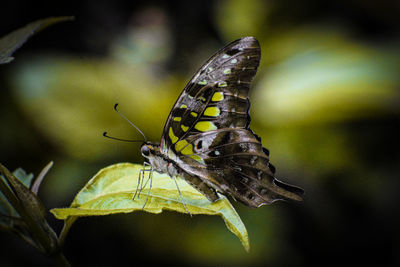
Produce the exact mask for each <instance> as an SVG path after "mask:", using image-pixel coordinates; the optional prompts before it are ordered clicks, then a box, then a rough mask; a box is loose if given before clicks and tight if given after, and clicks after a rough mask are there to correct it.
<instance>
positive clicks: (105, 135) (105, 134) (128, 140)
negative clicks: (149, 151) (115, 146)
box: [103, 132, 143, 142]
mask: <svg viewBox="0 0 400 267" xmlns="http://www.w3.org/2000/svg"><path fill="white" fill-rule="evenodd" d="M103 136H104V137H107V138H110V139H113V140H117V141H122V142H143V140H130V139H121V138H117V137H113V136H109V135H108V134H107V132H104V133H103Z"/></svg>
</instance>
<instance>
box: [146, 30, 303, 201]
mask: <svg viewBox="0 0 400 267" xmlns="http://www.w3.org/2000/svg"><path fill="white" fill-rule="evenodd" d="M260 57H261V49H260V45H259V43H258V41H257V40H256V39H255V38H254V37H244V38H241V39H238V40H236V41H233V42H232V43H230V44H228V45H226V46H225V47H223V48H222V49H220V50H219V51H218V52H216V53H215V54H214V55H213V56H212V57H211V58H210V59H209V60H208V61H207V62H206V63H205V64H204V65H203V66H202V67H201V68H200V69H199V70H198V71H197V72H196V74H195V75H194V76H193V77H192V78H191V80H190V82H189V83H188V84H187V85H186V87H185V88H184V90H183V92H182V93H181V95H180V96H179V98H178V100H177V101H176V103H175V105H174V106H173V108H172V110H171V112H170V114H169V116H168V119H167V122H166V123H165V126H164V130H163V133H162V137H161V142H160V143H151V142H147V141H146V142H144V143H143V144H142V146H141V153H142V155H143V156H144V157H145V158H146V160H147V162H148V163H149V164H150V165H151V168H152V170H155V171H157V172H160V173H167V174H168V175H169V176H171V177H176V176H179V177H182V178H183V179H185V180H186V182H188V183H189V184H190V185H191V186H193V187H194V188H195V189H197V190H198V191H199V192H200V193H201V194H203V195H204V196H205V197H206V198H207V199H208V200H210V201H212V202H213V201H216V200H218V199H219V196H218V194H217V192H219V193H222V194H224V195H230V196H231V197H233V198H234V199H235V200H238V201H240V202H242V203H244V204H245V205H247V206H250V207H259V206H262V205H265V204H270V203H272V202H274V201H276V200H295V201H301V200H302V199H303V198H302V196H303V190H302V189H301V188H298V187H295V186H292V185H289V184H286V183H283V182H281V181H279V180H277V179H276V178H275V175H274V174H275V167H274V166H273V165H272V164H271V163H270V162H269V151H268V150H267V149H266V148H264V147H263V146H262V144H261V138H260V137H258V136H257V135H256V134H255V133H254V132H253V131H252V130H251V129H250V128H249V124H250V116H249V108H250V101H249V97H248V94H249V89H250V83H251V81H252V79H253V77H254V76H255V74H256V72H257V68H258V65H259V63H260Z"/></svg>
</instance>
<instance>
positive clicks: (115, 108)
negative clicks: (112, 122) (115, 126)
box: [114, 103, 147, 142]
mask: <svg viewBox="0 0 400 267" xmlns="http://www.w3.org/2000/svg"><path fill="white" fill-rule="evenodd" d="M118 105H119V104H118V103H115V105H114V110H115V111H116V112H117V113H118V115H120V116H121V117H122V118H123V119H124V120H126V121H127V122H128V123H129V124H130V125H132V126H133V127H135V129H136V130H137V131H138V132H139V133H140V134H141V135H142V136H143V138H144V141H145V142H147V138H146V136H145V135H144V133H143V132H142V131H141V130H140V129H139V127H137V126H136V125H135V124H133V123H132V122H131V121H130V120H129V119H128V118H127V117H126V116H125V115H124V114H123V113H122V112H121V111H119V109H118Z"/></svg>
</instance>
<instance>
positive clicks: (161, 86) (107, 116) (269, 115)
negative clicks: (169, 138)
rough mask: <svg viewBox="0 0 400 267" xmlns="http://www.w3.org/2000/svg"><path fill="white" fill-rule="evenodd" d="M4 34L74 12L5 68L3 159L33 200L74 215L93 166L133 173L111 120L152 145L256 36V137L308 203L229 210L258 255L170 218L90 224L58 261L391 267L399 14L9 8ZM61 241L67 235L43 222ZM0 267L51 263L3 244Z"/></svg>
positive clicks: (9, 240)
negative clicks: (37, 185) (219, 57)
mask: <svg viewBox="0 0 400 267" xmlns="http://www.w3.org/2000/svg"><path fill="white" fill-rule="evenodd" d="M4 4H5V3H3V4H2V6H3V7H2V10H3V12H1V13H2V16H1V19H0V20H1V23H0V36H3V35H5V34H7V33H8V32H11V31H12V30H14V29H17V28H19V27H22V26H24V25H25V24H27V23H29V22H31V21H34V20H36V19H40V18H45V17H50V16H64V15H73V16H75V20H74V21H73V22H65V23H61V24H57V25H54V26H51V27H49V28H48V29H45V30H44V31H43V32H41V33H39V34H38V35H36V36H34V37H32V38H31V39H30V40H29V41H28V42H27V43H26V44H25V45H24V46H23V47H22V48H21V49H20V50H18V51H17V52H16V53H15V54H14V56H15V58H16V59H15V61H13V62H11V63H10V64H6V65H1V66H0V90H1V92H0V95H1V97H0V125H1V131H0V149H1V150H0V151H1V153H0V162H1V163H2V164H4V165H5V166H6V167H7V168H9V169H10V170H14V169H16V168H18V167H22V168H24V169H25V170H26V171H27V172H32V173H34V174H35V175H37V174H38V173H39V172H40V170H41V169H42V168H43V167H44V166H45V165H46V164H47V163H48V162H49V161H51V160H53V161H54V167H53V169H52V170H51V171H50V173H49V175H48V176H47V178H46V180H45V182H44V184H43V188H42V189H41V191H40V193H39V196H40V197H41V199H42V200H43V202H44V204H45V206H46V207H48V208H55V207H63V206H68V205H69V203H70V202H71V201H72V199H73V197H74V195H75V194H76V192H78V191H79V189H80V188H81V187H82V186H83V185H84V184H85V183H86V182H87V181H88V180H89V179H90V177H91V176H92V175H94V174H95V173H96V172H97V171H98V170H99V169H101V168H103V167H105V166H108V165H110V164H112V163H116V162H126V161H129V162H136V163H140V162H142V159H141V157H140V154H139V151H138V149H139V148H138V146H136V145H132V144H129V143H123V144H121V143H117V142H110V140H105V139H104V138H102V137H101V133H102V132H103V131H104V130H110V132H112V133H113V135H116V136H118V137H122V138H125V137H127V136H128V137H130V138H135V136H134V135H135V134H136V132H135V130H134V129H131V128H129V126H128V125H127V124H125V123H124V122H123V121H121V120H120V118H118V116H117V115H115V114H114V113H113V111H112V106H113V103H115V102H117V101H118V102H120V103H121V108H122V109H124V112H125V113H126V114H127V115H128V117H129V118H130V119H131V120H132V121H134V122H135V123H137V124H138V125H139V127H141V128H142V129H143V130H144V132H146V135H147V136H148V137H149V138H150V139H151V140H154V141H157V140H159V138H160V134H161V130H162V127H163V123H164V122H165V119H166V118H167V116H168V111H169V109H170V108H171V107H172V104H173V103H174V101H175V99H176V97H177V96H178V95H179V93H180V91H181V90H182V88H183V87H184V85H185V82H187V81H188V79H189V78H190V77H191V75H193V73H194V72H195V71H196V69H197V68H198V67H199V66H200V65H201V64H202V63H203V62H204V61H205V60H206V59H207V58H208V56H211V55H212V54H213V53H214V52H215V51H216V50H217V49H218V48H220V47H222V46H223V45H225V44H227V43H229V42H230V41H233V40H234V39H237V38H240V37H242V36H247V35H253V36H255V37H257V38H258V39H259V41H260V43H261V47H262V60H263V61H262V63H261V65H260V68H259V73H258V74H257V77H256V79H255V81H254V84H253V88H254V90H253V91H252V95H251V97H250V100H252V101H253V102H252V109H251V115H252V124H251V126H252V128H253V129H254V130H255V132H256V133H257V134H259V135H260V136H261V137H262V138H263V144H264V146H266V147H268V148H269V149H270V151H271V160H272V162H273V163H274V165H275V166H276V167H277V170H278V171H277V176H278V177H280V178H282V180H284V181H288V182H291V183H293V184H296V185H298V186H301V187H302V188H304V189H305V191H306V199H305V202H304V203H302V204H292V203H284V202H279V203H274V204H273V205H271V206H267V207H265V206H264V207H261V208H258V209H249V208H247V207H245V206H243V205H241V204H239V203H234V206H235V207H236V208H237V211H238V213H239V214H240V215H241V217H242V219H243V221H244V223H245V225H246V226H247V229H248V232H249V236H250V244H251V247H252V248H251V251H250V253H248V254H247V253H246V252H245V251H244V249H243V248H242V247H241V245H240V242H239V241H238V240H237V239H236V237H235V236H233V235H232V234H231V233H229V231H228V230H227V229H226V228H225V226H224V224H223V222H222V220H221V219H220V218H217V217H210V216H195V217H193V218H190V217H189V216H187V215H184V214H176V213H173V212H164V213H162V214H160V215H151V214H142V213H135V214H129V215H117V216H105V217H95V218H84V219H80V220H78V222H77V223H76V224H75V225H74V226H73V228H72V229H71V232H70V233H69V236H68V237H67V241H66V245H65V255H66V257H67V258H68V260H69V261H70V262H71V263H72V265H74V266H85V265H90V266H108V265H117V266H124V265H132V266H134V265H153V264H174V265H185V266H188V265H194V266H197V265H212V266H217V265H222V266H224V265H227V266H232V265H238V266H241V265H250V266H264V265H265V266H314V265H324V266H343V265H344V266H347V265H355V266H361V265H364V266H370V265H371V266H372V265H375V266H398V265H399V264H400V256H399V255H400V254H399V252H400V251H399V241H400V235H399V233H400V231H399V223H400V220H399V216H398V214H399V208H398V204H399V200H400V197H399V189H400V179H399V171H400V162H399V159H400V157H399V156H400V155H399V150H398V147H399V146H398V143H399V130H398V128H399V126H400V125H399V124H400V123H399V108H398V107H399V99H400V98H399V85H400V79H399V76H400V75H399V66H400V64H399V60H400V56H399V55H400V54H399V52H400V50H399V31H400V30H399V29H400V16H399V15H398V14H399V12H400V4H399V2H398V1H357V0H351V1H312V0H308V1H300V2H293V1H286V0H285V1H234V0H230V1H113V2H111V1H79V2H70V1H53V2H51V3H46V4H45V3H40V2H39V3H38V2H37V1H36V2H33V1H11V2H9V3H6V4H5V6H4ZM48 218H49V221H50V223H51V224H52V225H53V226H54V228H55V229H56V230H57V232H59V230H60V228H61V226H62V224H61V223H60V222H59V221H57V220H56V219H54V217H53V216H52V215H51V214H49V216H48ZM0 244H2V245H1V247H2V249H1V250H0V265H1V266H20V265H28V266H31V265H42V266H43V265H51V264H52V262H51V261H50V260H48V259H46V258H45V256H43V255H40V254H39V253H38V252H36V251H35V250H34V249H33V248H31V247H29V246H28V245H27V244H25V243H24V242H23V241H22V240H20V239H18V237H17V236H15V235H13V234H11V233H5V232H2V233H1V234H0Z"/></svg>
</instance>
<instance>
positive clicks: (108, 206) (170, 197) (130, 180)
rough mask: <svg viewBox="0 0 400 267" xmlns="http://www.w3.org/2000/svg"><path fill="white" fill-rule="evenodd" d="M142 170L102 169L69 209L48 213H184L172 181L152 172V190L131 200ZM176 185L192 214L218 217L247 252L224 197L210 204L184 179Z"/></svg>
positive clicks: (124, 165) (239, 226)
mask: <svg viewBox="0 0 400 267" xmlns="http://www.w3.org/2000/svg"><path fill="white" fill-rule="evenodd" d="M141 169H142V166H141V165H137V164H130V163H120V164H115V165H111V166H109V167H107V168H104V169H102V170H100V171H99V172H98V173H97V174H96V175H95V176H94V177H93V178H92V179H91V180H90V181H89V182H88V183H87V184H86V186H85V187H84V188H83V189H82V190H81V191H80V192H79V193H78V194H77V196H76V197H75V199H74V201H73V202H72V204H71V206H70V208H60V209H52V210H51V212H52V213H53V214H54V216H55V217H56V218H58V219H62V220H65V219H68V218H69V219H70V218H71V217H80V216H95V215H109V214H117V213H129V212H133V211H141V210H142V209H143V211H147V212H150V213H161V212H162V211H163V210H174V211H178V212H181V213H186V210H185V208H184V206H183V204H182V202H181V199H180V197H179V193H178V190H177V188H176V185H175V182H174V181H173V180H172V179H171V178H170V177H169V176H168V175H167V174H159V173H156V172H154V173H153V181H152V187H151V190H150V191H149V190H148V189H149V185H150V182H148V183H147V186H146V188H145V189H144V190H142V192H141V194H140V196H139V197H136V198H135V200H132V198H133V195H134V193H135V191H136V187H137V182H138V177H139V172H140V170H141ZM147 177H148V176H146V178H147ZM177 183H178V186H179V189H180V191H181V193H182V198H183V201H184V203H185V205H186V207H187V209H188V210H189V211H190V213H191V214H207V215H219V216H221V217H222V218H223V220H224V221H225V224H226V226H227V227H228V229H229V230H230V231H231V232H233V233H234V234H235V235H236V236H237V237H238V238H239V239H240V241H241V242H242V244H243V246H244V247H245V249H246V250H247V251H248V250H249V248H250V245H249V240H248V236H247V230H246V228H245V226H244V224H243V222H242V220H241V219H240V217H239V215H238V214H237V213H236V211H235V209H234V208H233V207H232V205H231V203H230V202H229V201H228V199H227V198H226V197H224V196H223V195H220V197H221V198H220V200H218V201H216V202H213V203H212V202H210V201H209V200H207V199H206V198H205V197H204V196H203V195H202V194H201V193H199V192H198V191H197V190H196V189H194V188H193V187H191V186H190V185H189V184H187V183H186V182H185V181H184V180H182V179H177ZM145 203H146V205H145ZM143 207H144V208H143Z"/></svg>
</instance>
